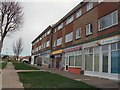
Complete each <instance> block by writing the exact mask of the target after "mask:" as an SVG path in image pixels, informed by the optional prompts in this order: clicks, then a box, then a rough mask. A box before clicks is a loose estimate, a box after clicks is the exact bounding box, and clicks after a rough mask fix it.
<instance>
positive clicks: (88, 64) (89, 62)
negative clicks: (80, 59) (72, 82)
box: [85, 48, 93, 71]
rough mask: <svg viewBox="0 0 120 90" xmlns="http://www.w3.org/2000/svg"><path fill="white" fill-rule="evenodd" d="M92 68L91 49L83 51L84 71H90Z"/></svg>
mask: <svg viewBox="0 0 120 90" xmlns="http://www.w3.org/2000/svg"><path fill="white" fill-rule="evenodd" d="M92 67H93V48H86V49H85V70H87V71H92V70H93V69H92Z"/></svg>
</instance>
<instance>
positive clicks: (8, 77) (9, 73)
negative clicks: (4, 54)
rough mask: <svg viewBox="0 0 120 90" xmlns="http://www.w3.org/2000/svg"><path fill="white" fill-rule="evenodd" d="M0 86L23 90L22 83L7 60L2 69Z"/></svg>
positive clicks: (12, 89)
mask: <svg viewBox="0 0 120 90" xmlns="http://www.w3.org/2000/svg"><path fill="white" fill-rule="evenodd" d="M2 88H3V90H4V89H5V88H6V89H9V90H10V89H11V90H15V89H20V90H24V88H23V84H22V83H21V82H20V81H19V76H18V74H17V72H16V70H15V68H14V66H13V64H12V63H11V62H9V63H8V64H7V66H6V68H5V69H3V71H2Z"/></svg>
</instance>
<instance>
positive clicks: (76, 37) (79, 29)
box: [75, 28, 81, 39]
mask: <svg viewBox="0 0 120 90" xmlns="http://www.w3.org/2000/svg"><path fill="white" fill-rule="evenodd" d="M78 31H79V37H78V36H77V34H78V33H77V32H78ZM79 38H81V28H78V29H77V30H76V33H75V39H79Z"/></svg>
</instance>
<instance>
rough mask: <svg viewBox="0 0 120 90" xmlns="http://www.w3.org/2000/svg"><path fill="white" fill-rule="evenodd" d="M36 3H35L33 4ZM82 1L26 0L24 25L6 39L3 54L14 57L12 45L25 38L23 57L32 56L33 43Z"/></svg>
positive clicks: (23, 4)
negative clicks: (46, 29)
mask: <svg viewBox="0 0 120 90" xmlns="http://www.w3.org/2000/svg"><path fill="white" fill-rule="evenodd" d="M33 1H34V2H33ZM81 1H82V0H64V1H63V0H25V1H24V2H20V3H21V4H22V6H23V12H24V24H23V28H22V29H21V31H20V32H19V31H18V32H16V33H14V34H13V35H11V36H9V37H6V38H5V41H4V47H3V50H2V53H3V54H6V53H7V54H9V55H13V50H12V44H13V42H14V41H16V40H17V39H18V38H19V37H22V38H23V41H24V50H23V52H22V54H21V55H31V46H32V45H31V42H32V41H33V40H34V39H35V38H36V37H37V36H38V35H39V34H40V33H41V32H42V31H43V30H45V28H47V27H48V26H49V25H52V24H55V23H56V22H57V21H58V20H59V19H61V18H62V17H63V16H64V15H66V14H67V13H68V12H69V11H70V10H71V9H73V8H74V7H75V6H76V5H77V4H79V3H80V2H81Z"/></svg>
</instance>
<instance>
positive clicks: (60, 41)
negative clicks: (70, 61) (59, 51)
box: [57, 38, 62, 46]
mask: <svg viewBox="0 0 120 90" xmlns="http://www.w3.org/2000/svg"><path fill="white" fill-rule="evenodd" d="M61 44H62V38H59V39H57V46H59V45H61Z"/></svg>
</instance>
